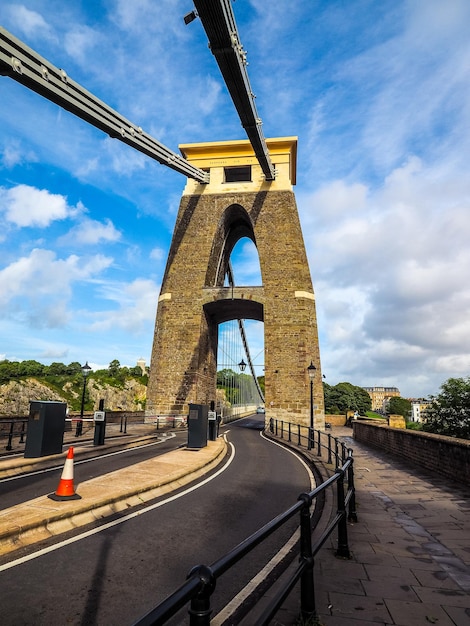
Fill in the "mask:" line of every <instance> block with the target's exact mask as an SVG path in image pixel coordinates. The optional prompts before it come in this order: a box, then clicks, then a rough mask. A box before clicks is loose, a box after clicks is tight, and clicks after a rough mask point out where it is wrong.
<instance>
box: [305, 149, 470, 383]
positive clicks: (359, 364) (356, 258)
mask: <svg viewBox="0 0 470 626" xmlns="http://www.w3.org/2000/svg"><path fill="white" fill-rule="evenodd" d="M455 177H456V173H455V170H451V171H448V170H447V169H446V168H442V167H440V166H437V167H435V166H429V165H426V164H425V163H424V162H423V161H422V160H420V159H417V158H415V157H412V158H410V159H409V160H408V161H407V162H406V163H405V164H404V165H403V167H400V168H396V169H395V170H393V171H392V172H390V174H389V175H388V176H387V178H386V179H385V180H384V181H383V184H382V186H381V187H377V188H375V189H372V188H367V187H366V186H364V185H362V184H360V185H358V184H357V183H353V184H351V185H349V184H348V183H346V181H332V182H331V183H330V184H327V185H323V186H322V187H321V188H320V189H319V190H318V191H317V192H315V193H314V194H312V195H311V196H310V198H308V199H307V198H302V201H301V202H302V216H303V222H304V225H306V228H304V233H305V235H304V236H305V239H306V243H307V248H308V249H309V250H310V255H309V257H310V265H311V268H312V274H313V280H314V283H315V287H316V293H317V306H318V312H319V328H320V329H321V333H322V335H323V338H322V342H323V346H324V350H323V354H328V356H327V358H326V367H327V368H330V369H331V370H336V371H339V372H342V373H343V378H344V380H348V376H349V378H351V377H354V378H355V381H353V382H355V383H356V384H364V385H365V384H367V382H364V380H363V382H361V380H360V376H362V377H363V379H364V377H365V376H367V372H368V371H369V372H370V374H369V375H370V376H371V379H370V380H371V384H372V382H373V381H372V377H373V375H374V371H380V372H381V379H380V381H377V382H376V384H386V383H389V384H391V381H393V379H394V378H395V379H396V380H397V379H398V378H399V377H400V378H402V379H403V378H404V379H409V380H410V381H411V380H413V384H414V385H417V384H418V383H417V377H419V378H420V383H419V384H420V386H421V391H422V393H423V395H427V394H429V393H431V392H432V391H433V389H436V388H437V387H438V384H439V380H438V379H439V373H438V372H436V367H435V363H436V362H437V360H438V359H439V357H440V356H441V358H443V359H444V356H443V355H444V354H447V357H445V359H444V360H445V362H446V363H448V364H450V363H452V364H453V365H454V366H455V368H456V369H455V371H454V375H465V373H466V370H465V365H466V363H467V359H466V357H465V355H466V354H467V353H468V352H469V351H470V334H469V332H468V322H467V318H468V310H469V305H470V287H469V286H468V281H467V279H466V276H467V274H468V268H469V267H470V250H469V249H468V245H467V242H468V240H469V238H470V221H469V220H468V213H469V210H470V183H468V182H466V181H467V179H464V180H462V179H460V180H458V184H457V185H454V184H453V183H454V179H455ZM457 178H459V177H457ZM464 181H465V182H464ZM465 197H466V198H467V202H466V201H465V200H464V198H465ZM361 372H362V374H360V373H361ZM387 372H388V373H389V374H388V375H387ZM383 381H385V382H383ZM394 384H398V383H397V382H395V383H394ZM403 386H404V389H403V392H404V393H406V383H405V384H404V385H403Z"/></svg>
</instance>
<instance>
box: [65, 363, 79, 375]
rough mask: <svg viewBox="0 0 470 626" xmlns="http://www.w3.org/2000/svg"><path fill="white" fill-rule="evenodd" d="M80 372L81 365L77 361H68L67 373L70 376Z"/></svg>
mask: <svg viewBox="0 0 470 626" xmlns="http://www.w3.org/2000/svg"><path fill="white" fill-rule="evenodd" d="M81 373H82V366H81V365H80V363H79V362H78V361H72V363H69V364H68V365H67V374H70V375H71V376H73V375H74V374H81Z"/></svg>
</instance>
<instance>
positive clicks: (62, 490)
mask: <svg viewBox="0 0 470 626" xmlns="http://www.w3.org/2000/svg"><path fill="white" fill-rule="evenodd" d="M48 498H50V499H51V500H80V499H81V496H79V495H78V493H75V488H74V486H73V448H72V447H70V448H69V451H68V453H67V458H66V459H65V464H64V469H63V470H62V476H61V477H60V481H59V486H58V487H57V491H56V492H55V493H51V494H50V495H49V496H48Z"/></svg>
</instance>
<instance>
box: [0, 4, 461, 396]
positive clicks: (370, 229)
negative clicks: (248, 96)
mask: <svg viewBox="0 0 470 626" xmlns="http://www.w3.org/2000/svg"><path fill="white" fill-rule="evenodd" d="M192 9H193V5H192V2H191V1H190V0H158V1H157V0H152V1H151V0H133V2H129V1H128V0H101V1H99V0H94V1H93V2H89V1H85V0H82V1H79V0H77V1H74V2H63V1H62V0H31V1H28V0H26V1H24V2H23V3H16V2H8V0H7V1H6V2H2V3H1V5H0V24H2V25H3V26H4V27H5V28H6V29H7V30H9V31H10V32H12V33H13V34H14V35H15V36H16V37H18V38H19V39H21V40H22V41H24V42H25V43H27V45H29V46H30V47H31V48H33V49H34V50H36V51H37V52H39V53H40V54H41V55H42V56H44V57H45V58H47V59H48V60H49V61H50V62H51V63H53V64H54V65H56V66H58V67H61V68H63V69H65V70H66V71H67V73H68V75H69V76H71V77H72V78H73V79H74V80H76V81H77V82H79V83H80V84H81V85H83V86H84V87H86V88H87V89H88V90H89V91H92V92H93V93H94V94H95V95H96V96H98V97H99V98H101V99H102V100H104V101H105V102H106V103H107V104H109V105H110V106H112V107H113V108H115V109H117V110H118V111H119V112H120V113H121V114H123V115H124V116H126V117H127V118H128V119H130V120H131V121H133V122H135V123H136V124H138V125H140V126H142V128H143V129H144V130H145V131H146V132H148V133H150V134H151V135H153V136H154V137H155V138H156V139H158V140H159V141H160V142H162V143H163V144H165V145H166V146H168V147H169V148H171V149H172V150H174V151H178V144H180V143H190V142H198V141H219V140H229V139H240V138H245V136H244V133H243V130H242V128H241V126H240V122H239V120H238V117H237V115H236V112H235V109H234V107H233V105H232V103H231V101H230V98H229V96H228V94H227V91H226V89H225V86H224V83H223V80H222V78H221V76H220V74H219V71H218V67H217V65H216V62H215V60H214V58H213V56H212V55H211V53H210V51H209V50H208V47H207V39H206V36H205V33H204V31H203V28H202V24H201V23H200V21H199V20H196V21H195V22H193V23H192V24H190V25H189V26H185V24H184V22H183V16H184V15H185V14H186V13H188V12H189V11H191V10H192ZM233 10H234V14H235V18H236V20H237V23H238V27H239V34H240V39H241V42H242V44H243V45H244V47H245V49H246V50H247V53H248V62H249V65H248V72H249V76H250V82H251V86H252V88H253V91H254V92H255V94H256V96H257V99H256V103H257V108H258V113H259V115H260V117H261V118H262V120H263V131H264V134H265V136H266V137H279V136H291V135H295V136H298V140H299V144H298V148H299V153H298V173H297V186H296V188H295V193H296V198H297V204H298V209H299V214H300V219H301V223H302V228H303V233H304V239H305V245H306V249H307V254H308V258H309V264H310V269H311V273H312V279H313V283H314V288H315V292H316V299H317V315H318V325H319V332H320V350H321V360H322V369H323V371H324V373H325V375H326V380H327V382H329V383H330V384H336V383H338V382H341V381H350V382H352V383H353V384H356V385H360V386H370V385H387V386H397V387H398V388H399V389H400V391H401V393H402V395H404V396H407V397H412V396H414V397H418V396H426V395H428V394H432V393H437V392H438V390H439V386H440V384H441V383H442V382H444V381H445V380H447V379H448V378H449V377H452V376H468V375H469V370H470V328H469V326H470V324H469V321H468V318H469V308H470V288H469V281H468V274H469V270H470V246H469V241H470V218H469V205H470V176H469V174H468V168H469V165H468V164H469V163H470V133H469V130H468V129H469V128H470V37H469V36H468V24H469V23H470V3H469V2H468V1H467V0H446V2H445V3H444V2H442V1H441V0H426V2H421V1H419V0H414V1H403V0H393V1H392V0H390V1H389V0H381V1H380V2H377V1H376V0H350V1H349V2H347V3H345V2H343V1H342V0H338V1H335V0H318V1H317V0H310V1H309V2H306V1H301V0H296V1H294V2H292V1H289V2H288V1H287V0H277V1H276V2H271V3H266V2H265V0H251V1H250V0H237V1H236V2H235V3H234V4H233ZM184 185H185V178H184V176H182V175H181V174H178V173H175V172H173V171H171V170H168V169H166V168H164V167H163V166H161V165H159V164H158V163H156V162H154V161H152V160H151V159H149V158H147V157H145V156H143V155H141V154H140V153H138V152H135V151H133V150H132V149H131V148H129V147H127V146H125V145H122V144H120V143H119V142H117V141H116V140H112V139H110V138H109V137H107V136H106V135H104V134H103V133H102V132H100V131H98V130H96V129H94V128H92V127H91V126H89V125H87V124H86V123H85V122H83V121H81V120H79V119H78V118H75V117H73V116H72V115H71V114H69V113H67V112H66V111H63V110H61V109H60V108H59V107H57V106H56V105H54V104H51V103H49V102H47V101H46V100H45V99H43V98H41V97H40V96H38V95H36V94H34V93H33V92H30V91H29V90H27V89H26V88H25V87H23V86H21V85H19V84H16V83H15V82H14V81H13V80H11V79H10V78H7V77H0V226H1V228H0V246H1V257H0V342H1V343H0V358H7V359H10V360H24V359H36V360H38V361H41V362H43V363H50V362H52V361H62V362H65V363H69V362H72V361H79V362H81V363H83V362H85V361H86V360H88V361H89V362H90V363H91V364H92V365H93V366H94V367H103V366H107V364H108V363H109V362H110V361H111V360H112V359H115V358H117V359H119V361H120V362H121V364H123V365H130V366H132V365H134V364H135V362H136V360H137V359H138V358H139V357H144V358H145V359H146V360H147V362H148V361H149V359H150V352H151V346H152V339H153V330H154V321H155V312H156V303H157V298H158V294H159V290H160V283H161V279H162V275H163V271H164V267H165V261H166V256H167V253H168V249H169V244H170V240H171V235H172V231H173V226H174V222H175V218H176V213H177V210H178V204H179V200H180V197H181V193H182V191H183V188H184ZM240 250H241V253H240V254H239V255H237V258H236V259H235V266H236V278H237V282H238V283H250V281H254V282H256V279H254V278H253V276H251V275H252V274H255V275H257V274H258V264H257V259H256V256H255V255H254V254H253V252H254V251H253V249H250V248H249V247H248V248H245V249H244V247H243V246H240ZM259 330H260V329H259V328H256V327H255V328H254V331H255V332H254V339H253V353H254V354H258V352H259V351H258V348H259V347H260V346H259V343H258V344H257V342H256V340H257V339H256V338H257V337H259V335H260V333H259ZM261 347H262V345H261Z"/></svg>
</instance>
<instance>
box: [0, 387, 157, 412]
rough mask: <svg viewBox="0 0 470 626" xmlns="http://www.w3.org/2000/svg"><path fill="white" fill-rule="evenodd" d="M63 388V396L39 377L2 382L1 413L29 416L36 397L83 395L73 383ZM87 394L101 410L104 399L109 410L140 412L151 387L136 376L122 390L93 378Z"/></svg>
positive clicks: (63, 398) (56, 398) (60, 398)
mask: <svg viewBox="0 0 470 626" xmlns="http://www.w3.org/2000/svg"><path fill="white" fill-rule="evenodd" d="M63 389H64V394H63V395H62V394H60V393H59V392H57V391H55V390H53V389H51V388H50V387H48V386H47V385H45V384H44V383H42V382H41V381H40V380H37V379H35V378H28V379H26V380H20V381H10V382H8V383H5V384H3V385H0V415H7V416H16V415H28V414H29V403H30V401H32V400H36V401H41V400H54V401H56V402H67V398H68V397H70V396H71V395H72V396H73V397H74V398H78V396H79V394H78V393H77V392H76V391H74V390H73V389H72V388H71V385H70V383H66V384H65V385H64V388H63ZM87 394H88V397H89V398H91V399H92V400H93V410H97V409H98V406H99V401H100V400H101V399H103V400H104V406H105V408H106V409H108V410H123V411H140V410H142V409H143V408H144V407H145V399H146V394H147V387H146V386H145V385H142V384H141V383H139V382H138V381H137V380H135V379H129V380H126V381H125V383H124V385H123V387H122V389H121V388H117V387H111V386H110V385H103V384H101V383H100V382H99V381H97V380H94V379H93V378H91V379H89V380H88V383H87Z"/></svg>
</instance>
